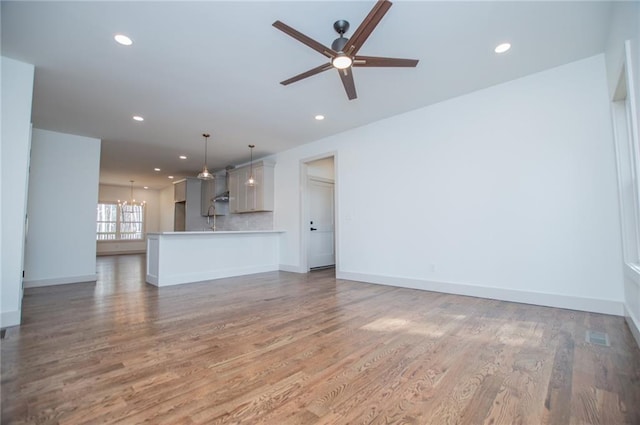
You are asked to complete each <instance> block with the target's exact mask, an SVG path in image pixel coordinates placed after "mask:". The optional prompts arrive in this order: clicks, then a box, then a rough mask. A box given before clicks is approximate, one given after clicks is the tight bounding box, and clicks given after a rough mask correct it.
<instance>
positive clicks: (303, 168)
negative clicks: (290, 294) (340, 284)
mask: <svg viewBox="0 0 640 425" xmlns="http://www.w3.org/2000/svg"><path fill="white" fill-rule="evenodd" d="M326 158H333V219H334V220H333V221H334V225H333V244H334V252H335V256H336V258H335V260H336V273H337V272H338V270H340V255H339V254H340V252H339V247H340V243H339V235H340V232H339V224H338V221H339V220H338V217H339V216H338V211H339V209H338V208H339V206H338V199H339V198H340V196H339V190H340V189H339V186H338V153H337V152H336V151H331V152H326V153H322V154H318V155H314V156H311V157H307V158H303V159H301V160H300V268H301V269H302V272H303V273H309V271H310V268H309V259H308V258H307V256H308V252H309V232H308V231H307V230H308V228H309V225H308V224H307V223H308V222H309V220H310V218H309V217H310V215H311V214H310V212H309V202H308V197H309V187H308V181H309V169H308V163H310V162H314V161H317V160H320V159H326Z"/></svg>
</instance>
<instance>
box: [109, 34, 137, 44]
mask: <svg viewBox="0 0 640 425" xmlns="http://www.w3.org/2000/svg"><path fill="white" fill-rule="evenodd" d="M113 39H114V40H115V41H117V42H118V43H120V44H122V45H123V46H131V45H132V44H133V41H132V40H131V39H130V38H129V37H127V36H126V35H124V34H116V35H115V36H114V37H113Z"/></svg>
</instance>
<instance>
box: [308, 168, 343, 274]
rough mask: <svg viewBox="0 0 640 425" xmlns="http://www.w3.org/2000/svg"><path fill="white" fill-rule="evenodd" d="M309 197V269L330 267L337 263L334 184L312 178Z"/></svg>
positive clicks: (309, 185)
mask: <svg viewBox="0 0 640 425" xmlns="http://www.w3.org/2000/svg"><path fill="white" fill-rule="evenodd" d="M307 187H308V195H309V198H308V199H309V227H308V231H309V244H308V253H307V261H308V264H309V268H310V269H313V268H316V267H328V266H333V265H335V263H336V255H335V243H334V217H333V211H334V207H333V202H334V200H333V192H334V185H333V183H330V182H326V181H322V180H317V179H314V178H313V177H310V178H309V180H308V185H307Z"/></svg>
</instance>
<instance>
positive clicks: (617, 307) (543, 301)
mask: <svg viewBox="0 0 640 425" xmlns="http://www.w3.org/2000/svg"><path fill="white" fill-rule="evenodd" d="M336 277H337V278H338V279H347V280H356V281H360V282H367V283H376V284H380V285H389V286H397V287H401V288H410V289H422V290H425V291H434V292H443V293H447V294H456V295H466V296H471V297H478V298H490V299H494V300H501V301H511V302H517V303H523V304H534V305H541V306H546V307H557V308H566V309H569V310H579V311H588V312H592V313H603V314H611V315H615V316H623V315H624V304H623V303H622V302H621V301H614V300H599V299H595V298H584V297H575V296H570V295H560V294H550V293H543V292H529V291H518V290H513V289H503V288H493V287H487V286H476V285H468V284H463V283H451V282H434V281H428V280H419V279H407V278H401V277H392V276H380V275H370V274H365V273H352V272H343V271H337V272H336Z"/></svg>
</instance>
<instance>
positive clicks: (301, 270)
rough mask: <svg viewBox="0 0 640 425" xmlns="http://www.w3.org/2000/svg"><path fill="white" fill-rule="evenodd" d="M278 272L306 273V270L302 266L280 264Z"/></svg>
mask: <svg viewBox="0 0 640 425" xmlns="http://www.w3.org/2000/svg"><path fill="white" fill-rule="evenodd" d="M280 271H283V272H291V273H306V272H307V270H306V269H305V268H304V267H302V266H292V265H290V264H280Z"/></svg>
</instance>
